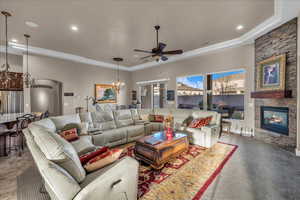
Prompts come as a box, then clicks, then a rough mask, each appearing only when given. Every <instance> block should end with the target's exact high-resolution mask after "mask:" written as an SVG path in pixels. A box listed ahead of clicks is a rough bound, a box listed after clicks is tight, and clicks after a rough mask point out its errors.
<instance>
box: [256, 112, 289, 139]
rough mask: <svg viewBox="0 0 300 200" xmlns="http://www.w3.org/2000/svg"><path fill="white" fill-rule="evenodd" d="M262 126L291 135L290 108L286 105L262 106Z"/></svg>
mask: <svg viewBox="0 0 300 200" xmlns="http://www.w3.org/2000/svg"><path fill="white" fill-rule="evenodd" d="M260 116H261V119H260V123H261V128H262V129H266V130H269V131H273V132H276V133H280V134H283V135H289V109H288V108H286V107H269V106H262V107H261V115H260Z"/></svg>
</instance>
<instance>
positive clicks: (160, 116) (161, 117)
mask: <svg viewBox="0 0 300 200" xmlns="http://www.w3.org/2000/svg"><path fill="white" fill-rule="evenodd" d="M154 118H155V122H163V121H164V116H163V115H155V117H154Z"/></svg>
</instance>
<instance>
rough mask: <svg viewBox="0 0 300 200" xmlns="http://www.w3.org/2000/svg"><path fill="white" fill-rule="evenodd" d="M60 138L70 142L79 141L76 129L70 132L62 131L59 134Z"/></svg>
mask: <svg viewBox="0 0 300 200" xmlns="http://www.w3.org/2000/svg"><path fill="white" fill-rule="evenodd" d="M59 135H60V136H61V137H63V138H64V139H65V140H67V141H69V142H72V141H75V140H78V139H79V136H78V134H77V129H76V128H72V129H70V130H66V131H62V132H60V133H59Z"/></svg>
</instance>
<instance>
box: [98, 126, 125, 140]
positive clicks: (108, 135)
mask: <svg viewBox="0 0 300 200" xmlns="http://www.w3.org/2000/svg"><path fill="white" fill-rule="evenodd" d="M102 135H104V136H105V142H106V143H111V142H116V141H119V140H122V139H125V138H126V135H127V127H123V128H116V129H110V130H106V131H103V134H102Z"/></svg>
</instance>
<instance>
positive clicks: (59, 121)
mask: <svg viewBox="0 0 300 200" xmlns="http://www.w3.org/2000/svg"><path fill="white" fill-rule="evenodd" d="M50 119H51V120H52V121H53V122H54V124H55V126H56V129H57V130H61V129H62V128H64V126H65V125H67V124H71V123H76V124H80V123H81V120H80V117H79V114H76V115H64V116H58V117H51V118H50Z"/></svg>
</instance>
